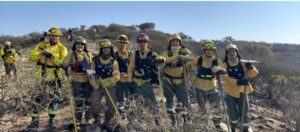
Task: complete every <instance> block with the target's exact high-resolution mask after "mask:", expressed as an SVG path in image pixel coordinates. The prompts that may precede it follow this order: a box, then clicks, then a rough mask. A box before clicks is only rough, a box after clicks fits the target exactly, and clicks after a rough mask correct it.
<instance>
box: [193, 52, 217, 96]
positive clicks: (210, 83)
mask: <svg viewBox="0 0 300 132" xmlns="http://www.w3.org/2000/svg"><path fill="white" fill-rule="evenodd" d="M215 58H216V57H214V56H213V57H212V58H208V57H206V56H202V67H204V68H212V63H213V60H214V59H215ZM198 60H199V56H198V57H195V58H194V59H193V61H192V62H191V66H192V67H194V68H192V69H195V68H196V69H198V66H197V65H198ZM217 63H218V65H222V60H221V59H219V58H217ZM196 74H197V72H196ZM193 78H195V79H194V80H193V84H194V85H195V86H196V88H198V89H201V90H203V91H206V92H207V91H210V90H214V89H216V88H217V80H216V77H213V78H212V79H211V80H205V79H202V78H199V77H197V76H196V75H194V77H193Z"/></svg>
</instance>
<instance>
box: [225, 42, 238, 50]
mask: <svg viewBox="0 0 300 132" xmlns="http://www.w3.org/2000/svg"><path fill="white" fill-rule="evenodd" d="M228 49H235V50H237V51H238V48H237V46H236V45H235V44H233V43H231V44H229V45H227V46H226V50H228Z"/></svg>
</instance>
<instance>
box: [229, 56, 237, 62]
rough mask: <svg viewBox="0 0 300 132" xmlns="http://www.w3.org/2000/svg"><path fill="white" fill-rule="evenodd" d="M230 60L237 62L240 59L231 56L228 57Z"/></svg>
mask: <svg viewBox="0 0 300 132" xmlns="http://www.w3.org/2000/svg"><path fill="white" fill-rule="evenodd" d="M228 60H230V61H237V60H238V57H237V56H230V55H228Z"/></svg>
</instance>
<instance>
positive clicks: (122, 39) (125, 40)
mask: <svg viewBox="0 0 300 132" xmlns="http://www.w3.org/2000/svg"><path fill="white" fill-rule="evenodd" d="M117 42H118V43H129V41H128V37H127V36H126V35H125V34H121V35H119V36H118V40H117Z"/></svg>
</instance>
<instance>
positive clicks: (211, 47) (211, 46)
mask: <svg viewBox="0 0 300 132" xmlns="http://www.w3.org/2000/svg"><path fill="white" fill-rule="evenodd" d="M202 50H216V46H215V43H214V42H213V41H207V42H205V43H204V45H203V46H202Z"/></svg>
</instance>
